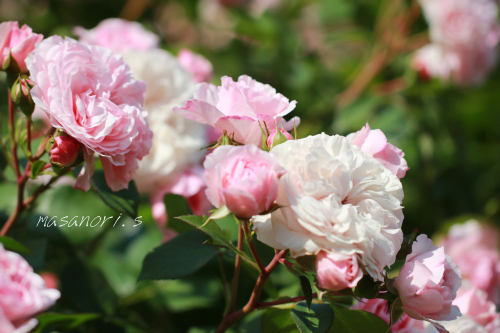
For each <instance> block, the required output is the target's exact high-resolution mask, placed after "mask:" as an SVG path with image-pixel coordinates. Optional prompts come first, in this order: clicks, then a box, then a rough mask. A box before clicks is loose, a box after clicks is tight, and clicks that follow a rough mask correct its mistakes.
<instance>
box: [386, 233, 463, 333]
mask: <svg viewBox="0 0 500 333" xmlns="http://www.w3.org/2000/svg"><path fill="white" fill-rule="evenodd" d="M461 285H462V277H461V274H460V269H459V268H458V266H457V265H456V264H455V263H454V262H453V260H452V259H451V257H450V256H448V255H446V254H445V253H444V248H443V247H440V248H438V247H436V246H434V244H433V243H432V240H430V239H428V238H427V236H426V235H420V236H418V237H417V240H416V242H414V243H413V245H412V252H411V253H410V254H409V255H408V256H407V257H406V263H405V264H404V265H403V267H402V268H401V272H400V273H399V276H398V277H397V278H396V280H395V281H394V287H395V288H396V289H397V291H398V293H399V297H400V299H401V303H402V310H403V311H404V312H406V314H408V316H410V317H412V318H414V319H419V320H427V321H430V322H431V323H432V324H434V325H435V326H436V325H437V326H439V324H437V323H434V322H433V320H438V321H444V320H454V319H456V318H457V317H458V316H460V315H461V313H460V310H459V308H458V307H457V306H456V305H452V302H453V300H454V299H455V297H456V296H457V290H458V289H459V288H460V286H461Z"/></svg>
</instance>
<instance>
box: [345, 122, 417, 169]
mask: <svg viewBox="0 0 500 333" xmlns="http://www.w3.org/2000/svg"><path fill="white" fill-rule="evenodd" d="M347 139H349V141H351V143H353V144H355V145H356V146H358V147H359V148H361V150H362V151H364V152H365V153H368V154H370V155H372V156H373V157H374V158H375V159H376V160H377V161H379V162H380V163H382V165H383V166H385V167H386V168H387V169H389V171H391V172H392V173H393V174H394V175H395V176H397V177H398V178H403V177H404V176H405V175H406V171H408V169H409V168H408V164H407V163H406V160H405V159H404V158H403V157H404V156H405V154H404V153H403V151H402V150H401V149H399V148H398V147H395V146H393V145H391V144H390V143H389V142H387V138H386V137H385V135H384V133H383V132H382V131H381V130H379V129H376V130H372V129H370V125H368V123H367V124H366V126H364V127H363V128H362V129H361V130H359V131H357V132H356V133H351V134H349V135H348V136H347Z"/></svg>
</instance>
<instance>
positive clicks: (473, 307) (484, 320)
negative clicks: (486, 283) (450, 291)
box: [453, 284, 500, 333]
mask: <svg viewBox="0 0 500 333" xmlns="http://www.w3.org/2000/svg"><path fill="white" fill-rule="evenodd" d="M453 304H454V305H456V306H458V308H459V309H460V312H462V315H463V316H467V317H469V318H472V319H473V320H474V321H475V322H476V323H478V324H479V325H481V326H483V327H484V328H485V329H486V330H487V331H488V332H489V333H499V332H500V314H499V313H497V312H496V306H495V304H493V302H490V301H488V300H487V295H486V293H484V292H483V291H481V290H479V289H477V288H476V287H474V286H472V285H470V284H469V285H467V286H463V287H462V288H460V290H459V291H458V294H457V298H456V299H455V301H454V302H453Z"/></svg>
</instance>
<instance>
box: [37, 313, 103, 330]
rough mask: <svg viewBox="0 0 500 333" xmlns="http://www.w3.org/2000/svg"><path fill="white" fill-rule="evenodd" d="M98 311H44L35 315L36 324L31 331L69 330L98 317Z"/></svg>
mask: <svg viewBox="0 0 500 333" xmlns="http://www.w3.org/2000/svg"><path fill="white" fill-rule="evenodd" d="M100 317H101V315H100V314H98V313H82V314H59V313H44V314H41V315H39V316H38V317H37V319H38V322H39V324H38V326H37V328H36V330H35V331H33V333H42V332H44V331H46V330H49V329H50V330H53V329H65V330H70V329H73V328H77V327H78V326H81V325H82V324H84V323H86V322H88V321H91V320H95V319H97V318H100Z"/></svg>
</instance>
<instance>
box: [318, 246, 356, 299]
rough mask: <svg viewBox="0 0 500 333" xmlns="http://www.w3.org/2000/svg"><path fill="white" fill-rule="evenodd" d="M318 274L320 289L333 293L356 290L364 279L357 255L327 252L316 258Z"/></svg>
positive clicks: (319, 254) (322, 252)
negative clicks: (349, 289) (350, 289)
mask: <svg viewBox="0 0 500 333" xmlns="http://www.w3.org/2000/svg"><path fill="white" fill-rule="evenodd" d="M316 272H317V279H318V284H319V286H320V288H323V289H327V290H333V291H338V290H342V289H346V288H354V287H356V285H357V284H358V282H359V280H361V278H362V277H363V271H362V270H361V268H360V267H359V265H358V259H357V258H356V256H355V255H344V254H339V253H327V252H325V251H321V252H320V253H318V255H317V256H316Z"/></svg>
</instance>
